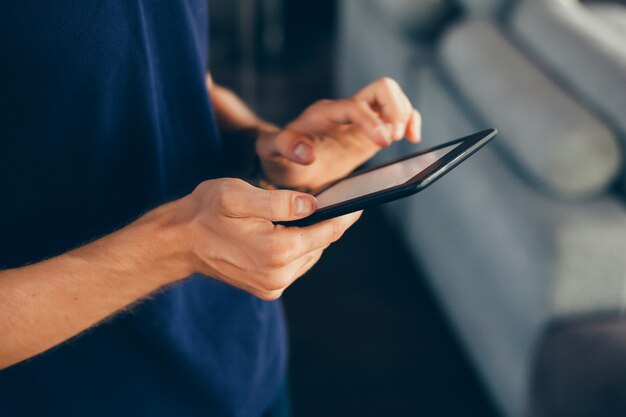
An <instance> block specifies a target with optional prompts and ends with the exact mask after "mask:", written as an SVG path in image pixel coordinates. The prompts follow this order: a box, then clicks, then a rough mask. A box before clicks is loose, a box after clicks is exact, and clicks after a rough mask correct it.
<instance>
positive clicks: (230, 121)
mask: <svg viewBox="0 0 626 417" xmlns="http://www.w3.org/2000/svg"><path fill="white" fill-rule="evenodd" d="M206 86H207V89H208V90H209V91H210V95H211V102H212V103H213V108H214V110H215V115H216V117H217V122H218V125H219V127H220V129H221V130H222V131H225V132H236V131H241V130H258V131H264V130H265V131H266V130H277V129H278V128H277V127H276V126H274V125H273V124H271V123H268V122H266V121H265V120H263V119H261V118H260V117H259V116H257V115H256V114H255V113H254V112H253V111H252V109H250V108H249V107H248V106H247V105H246V103H244V102H243V100H241V98H239V96H237V95H236V94H235V93H234V92H233V91H231V90H229V89H227V88H225V87H222V86H220V85H217V84H215V83H214V82H213V79H212V78H211V75H210V74H209V75H207V77H206Z"/></svg>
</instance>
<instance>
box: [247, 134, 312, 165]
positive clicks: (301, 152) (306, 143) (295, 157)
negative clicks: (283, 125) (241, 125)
mask: <svg viewBox="0 0 626 417" xmlns="http://www.w3.org/2000/svg"><path fill="white" fill-rule="evenodd" d="M257 151H258V153H259V156H260V157H261V158H262V159H275V158H281V157H282V158H286V159H287V160H289V161H291V162H295V163H296V164H300V165H309V164H311V163H313V161H315V147H314V144H313V141H312V140H311V139H310V138H309V137H308V136H306V135H301V134H298V133H296V132H293V131H290V130H282V131H280V132H279V133H268V134H266V135H265V136H264V137H262V138H261V140H260V141H259V142H258V146H257Z"/></svg>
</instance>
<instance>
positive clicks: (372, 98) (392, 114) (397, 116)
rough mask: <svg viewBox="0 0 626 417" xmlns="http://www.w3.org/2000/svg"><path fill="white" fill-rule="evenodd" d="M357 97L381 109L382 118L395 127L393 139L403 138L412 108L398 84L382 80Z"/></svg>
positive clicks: (386, 78)
mask: <svg viewBox="0 0 626 417" xmlns="http://www.w3.org/2000/svg"><path fill="white" fill-rule="evenodd" d="M355 97H356V98H360V99H363V100H366V101H367V102H368V103H369V104H370V105H374V106H377V107H379V109H378V110H379V112H380V114H381V118H382V119H383V120H384V121H385V122H387V123H389V124H391V125H392V126H393V131H392V133H393V139H394V140H399V139H401V138H402V136H403V135H404V132H405V131H406V128H407V123H408V121H409V118H410V117H411V110H412V107H411V104H410V101H409V99H408V98H407V97H406V96H405V94H404V93H403V92H402V89H401V88H400V86H399V85H398V83H397V82H395V81H394V80H392V79H391V78H388V77H384V78H381V79H379V80H377V81H375V82H373V83H372V84H370V85H368V86H366V87H365V88H363V89H362V90H361V91H359V92H358V93H357V94H356V95H355Z"/></svg>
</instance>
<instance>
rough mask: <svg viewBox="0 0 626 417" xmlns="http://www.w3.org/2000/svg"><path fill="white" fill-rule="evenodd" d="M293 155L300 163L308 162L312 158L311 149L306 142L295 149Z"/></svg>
mask: <svg viewBox="0 0 626 417" xmlns="http://www.w3.org/2000/svg"><path fill="white" fill-rule="evenodd" d="M292 153H293V156H295V157H296V159H297V160H298V161H300V162H308V160H309V159H310V158H311V147H310V146H309V145H307V144H306V143H304V142H300V143H298V144H297V145H296V146H295V147H294V148H293V151H292Z"/></svg>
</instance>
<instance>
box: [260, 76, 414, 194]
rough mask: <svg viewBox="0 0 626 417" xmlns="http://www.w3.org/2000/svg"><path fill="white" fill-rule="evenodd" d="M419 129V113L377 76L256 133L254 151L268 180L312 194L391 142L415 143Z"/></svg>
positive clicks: (397, 89)
mask: <svg viewBox="0 0 626 417" xmlns="http://www.w3.org/2000/svg"><path fill="white" fill-rule="evenodd" d="M420 130H421V117H420V114H419V113H418V112H417V110H415V109H414V108H413V107H412V106H411V103H410V102H409V100H408V98H407V97H406V95H405V94H404V93H403V92H402V90H401V88H400V87H399V85H398V84H397V83H396V82H395V81H393V80H391V79H389V78H381V79H380V80H378V81H376V82H374V83H372V84H370V85H368V86H366V87H365V88H363V89H362V90H360V91H359V92H357V93H356V94H355V95H354V96H353V97H351V98H348V99H345V100H336V101H331V100H321V101H318V102H316V103H314V104H313V105H311V106H310V107H308V108H307V109H306V110H305V111H304V112H303V113H302V114H301V115H300V116H299V117H298V118H296V119H295V120H293V121H292V122H291V123H289V124H288V125H287V126H285V128H284V129H283V130H278V129H276V130H273V131H271V130H270V131H265V132H263V133H261V134H260V136H259V138H258V140H257V144H256V148H257V153H258V155H259V157H260V159H261V163H262V166H263V170H264V173H265V175H266V177H267V179H268V180H269V181H270V182H272V183H274V184H276V185H279V186H286V187H292V188H299V189H304V190H316V189H318V188H320V187H322V186H324V185H325V184H327V183H329V182H332V181H334V180H336V179H339V178H342V177H343V176H345V175H347V174H349V173H350V172H352V171H353V170H354V169H355V168H357V167H358V166H359V165H361V164H363V163H364V162H366V161H367V160H368V159H370V158H371V157H372V156H374V155H375V154H376V153H377V152H378V151H379V150H381V149H382V148H384V147H386V146H389V145H391V144H392V143H393V142H394V141H398V140H400V139H402V138H404V137H406V139H408V140H409V141H411V142H414V143H415V142H418V141H419V140H420V136H421V133H420Z"/></svg>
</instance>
